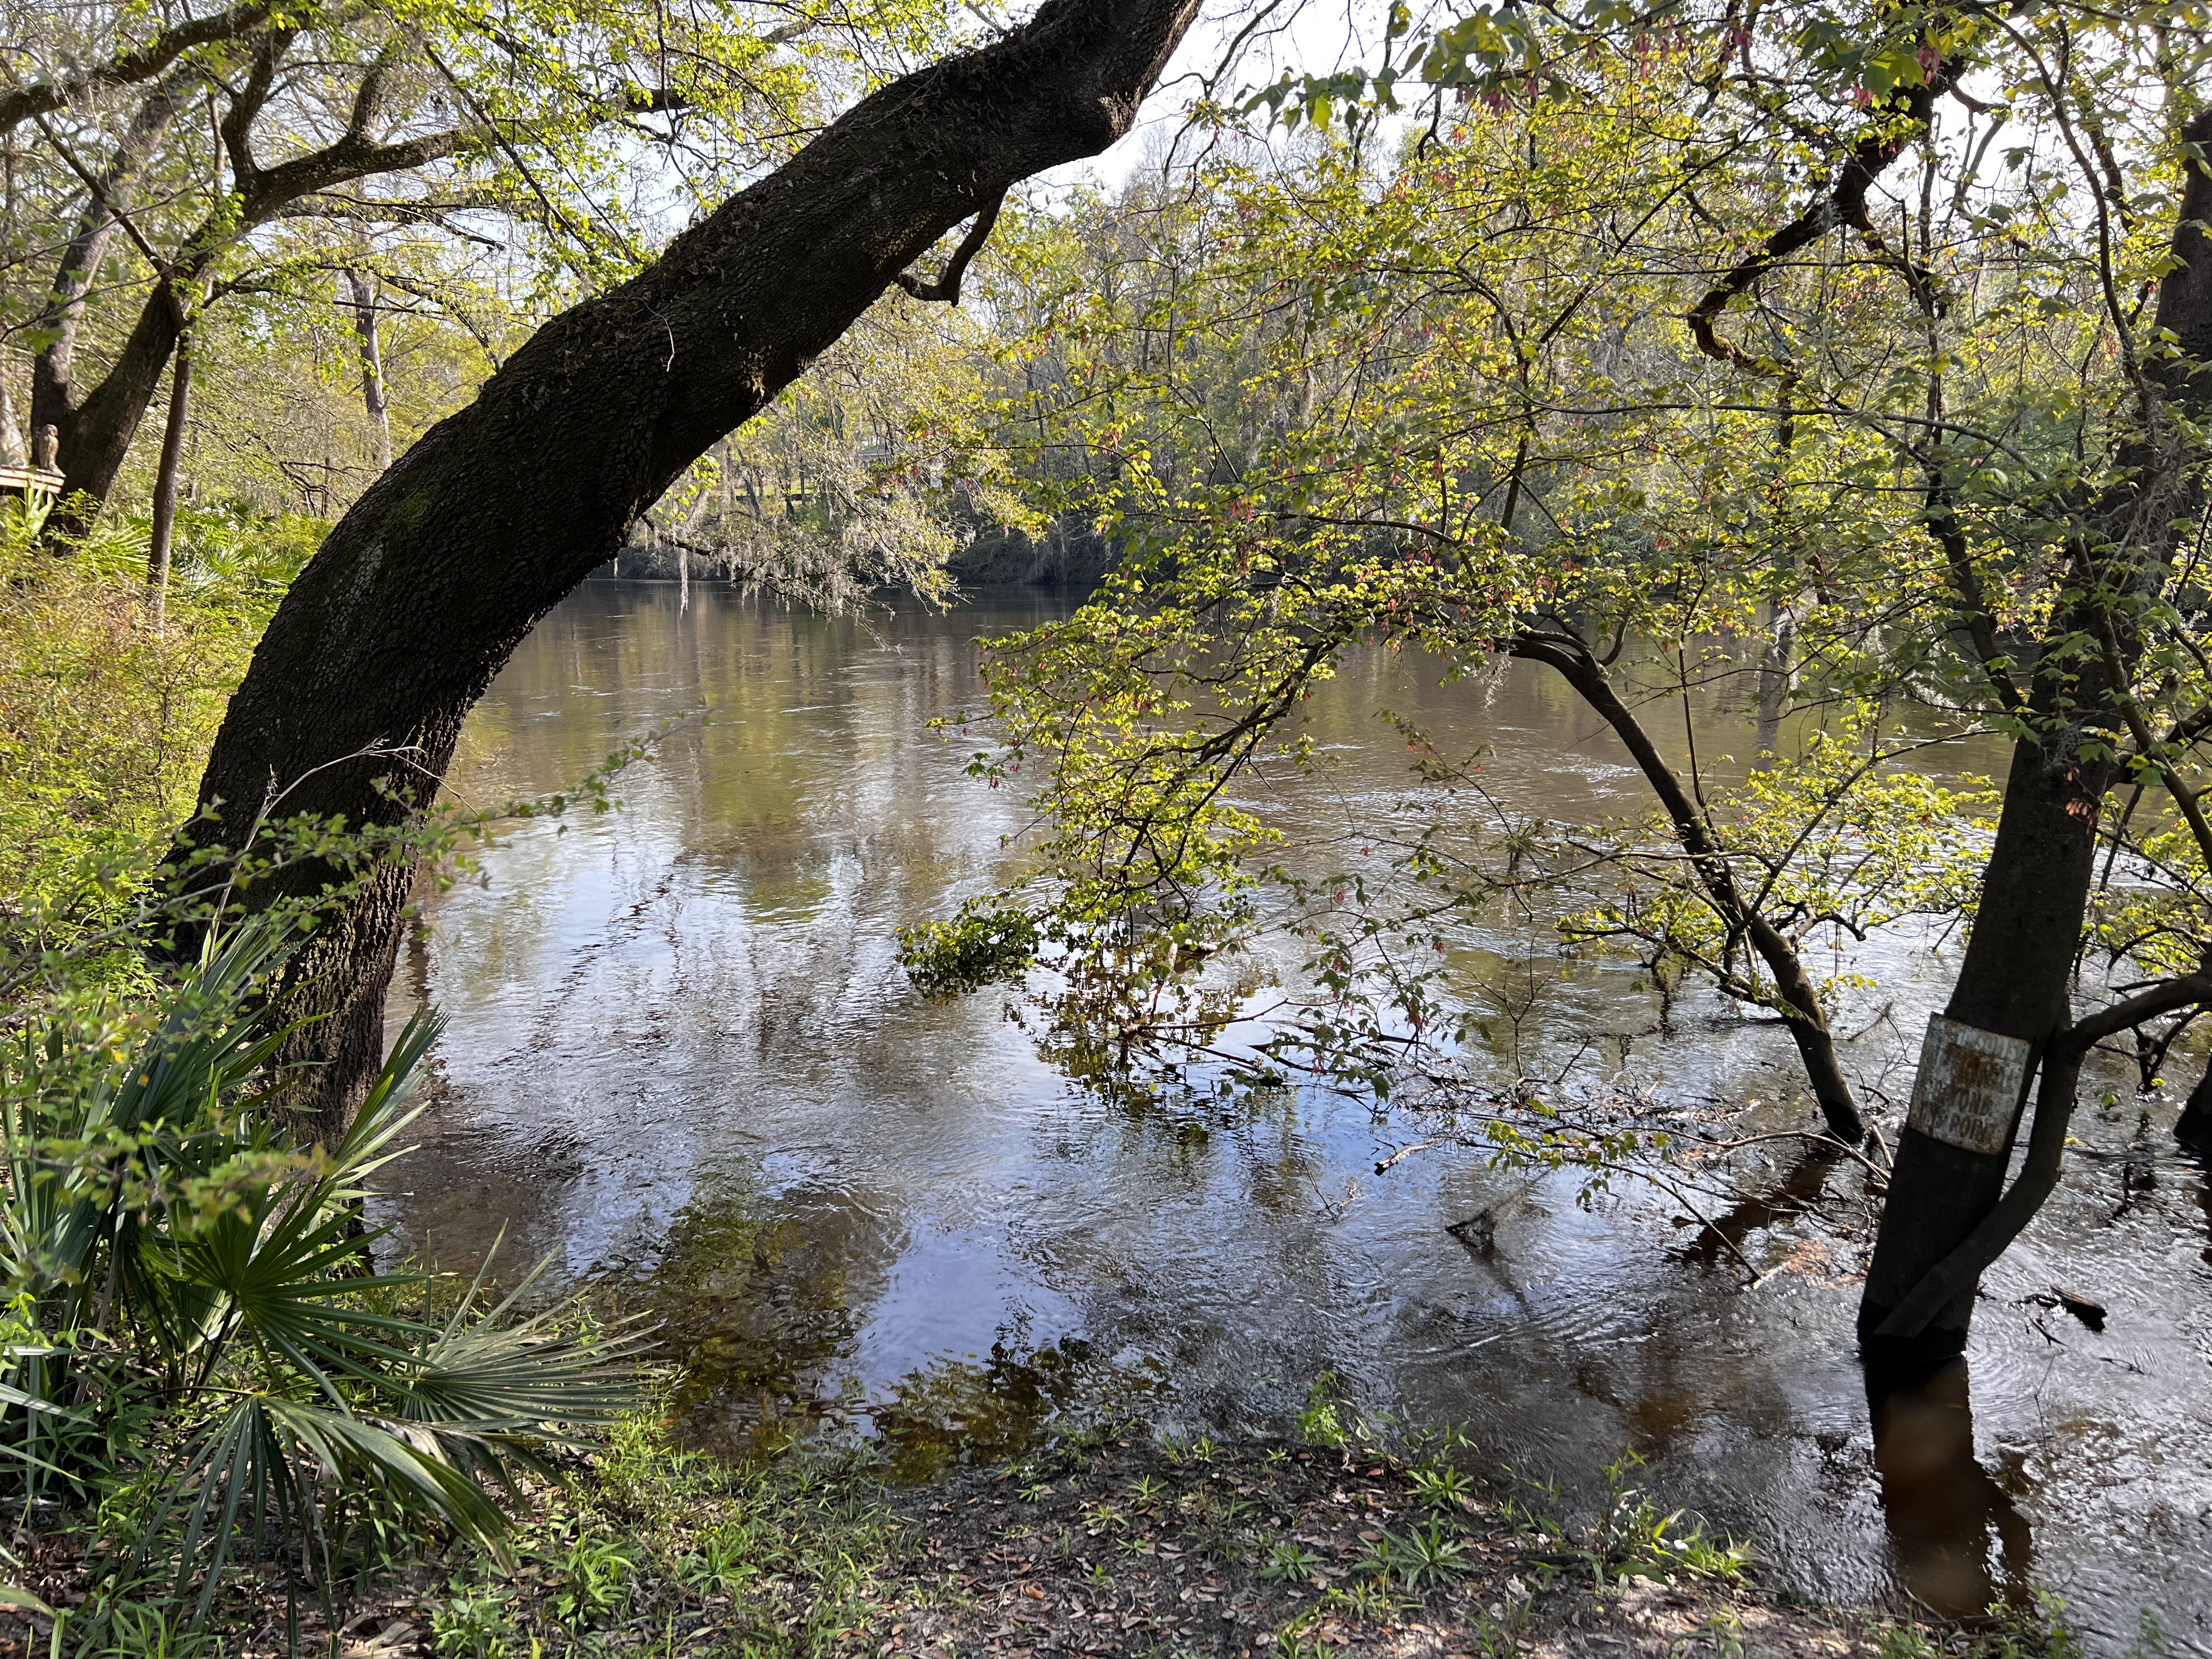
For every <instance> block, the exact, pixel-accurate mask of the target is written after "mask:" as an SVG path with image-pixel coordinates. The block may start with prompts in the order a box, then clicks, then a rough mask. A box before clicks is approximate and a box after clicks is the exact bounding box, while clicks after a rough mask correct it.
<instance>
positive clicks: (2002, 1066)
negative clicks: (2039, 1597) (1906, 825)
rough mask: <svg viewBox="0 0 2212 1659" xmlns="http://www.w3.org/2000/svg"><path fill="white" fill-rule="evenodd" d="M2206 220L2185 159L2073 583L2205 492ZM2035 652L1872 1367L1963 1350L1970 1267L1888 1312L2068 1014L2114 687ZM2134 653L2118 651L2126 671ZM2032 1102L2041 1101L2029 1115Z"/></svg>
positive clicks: (1948, 1012) (1951, 1220)
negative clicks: (2147, 398) (2201, 473)
mask: <svg viewBox="0 0 2212 1659" xmlns="http://www.w3.org/2000/svg"><path fill="white" fill-rule="evenodd" d="M2183 137H2184V139H2185V142H2187V143H2191V144H2195V145H2204V144H2212V112H2208V113H2206V114H2200V115H2199V116H2197V118H2194V119H2193V120H2191V122H2190V123H2189V125H2188V126H2187V127H2186V128H2185V130H2184V133H2183ZM2207 219H2212V173H2208V172H2207V170H2206V168H2205V167H2204V166H2203V164H2201V163H2195V162H2192V163H2190V164H2189V166H2188V182H2187V186H2186V188H2185V191H2184V194H2183V199H2182V203H2181V206H2180V210H2179V215H2178V221H2179V223H2178V228H2177V229H2176V231H2175V233H2174V244H2173V246H2174V257H2175V261H2176V268H2175V269H2173V270H2171V271H2170V272H2169V273H2168V274H2167V275H2166V276H2165V278H2164V279H2163V280H2162V281H2161V282H2160V284H2159V295H2158V307H2157V313H2156V316H2155V319H2154V325H2155V327H2156V328H2158V329H2161V330H2171V331H2172V337H2174V338H2175V339H2176V340H2177V341H2178V343H2179V351H2180V356H2179V357H2171V358H2160V359H2159V360H2156V361H2155V362H2154V363H2153V365H2152V366H2151V367H2150V369H2149V373H2150V374H2151V375H2152V376H2153V377H2154V383H2155V384H2156V385H2157V386H2158V388H2159V393H2160V397H2159V399H2158V400H2157V401H2158V402H2159V403H2160V404H2161V405H2163V407H2162V408H2154V410H2151V411H2150V416H2151V422H2152V423H2151V426H2150V428H2149V429H2148V430H2147V431H2146V432H2145V434H2144V435H2142V437H2141V438H2140V439H2138V440H2137V441H2135V442H2134V443H2132V444H2131V445H2130V446H2129V448H2128V451H2127V453H2124V455H2123V457H2122V459H2123V462H2124V474H2125V482H2124V483H2121V484H2118V485H2117V486H2115V487H2114V489H2112V491H2111V492H2109V493H2108V494H2107V495H2106V497H2105V498H2104V499H2102V500H2100V501H2098V502H2097V503H2096V504H2095V505H2094V507H2093V509H2092V510H2091V512H2090V513H2089V514H2088V515H2087V525H2086V526H2085V529H2086V533H2085V535H2084V536H2083V537H2082V538H2081V544H2080V547H2079V554H2078V556H2079V557H2080V558H2081V561H2082V562H2084V563H2085V564H2086V565H2088V566H2091V567H2093V574H2094V577H2095V580H2092V581H2088V582H2085V583H2084V584H2083V585H2084V586H2085V587H2090V588H2093V587H2095V586H2106V587H2107V588H2110V589H2112V590H2117V591H2118V592H2121V593H2122V594H2123V595H2124V596H2126V595H2130V594H2133V595H2136V596H2140V595H2141V594H2142V593H2145V592H2149V591H2152V590H2153V589H2154V588H2155V587H2156V586H2157V585H2158V584H2159V583H2160V581H2161V580H2163V578H2164V576H2165V574H2166V569H2167V568H2168V566H2169V564H2170V562H2171V561H2172V556H2173V554H2174V551H2175V548H2176V545H2177V535H2176V531H2175V527H2174V526H2175V525H2176V523H2177V522H2178V521H2182V520H2188V519H2191V518H2193V517H2194V516H2195V515H2196V513H2197V512H2198V511H2199V510H2200V509H2201V507H2202V495H2201V489H2200V481H2199V478H2198V474H2197V457H2196V456H2195V454H2194V453H2192V452H2191V447H2190V444H2189V440H2188V438H2187V435H2186V434H2185V433H2184V432H2181V431H2179V429H2178V428H2176V426H2175V424H2174V415H2173V411H2174V410H2179V411H2180V412H2182V413H2184V414H2185V415H2187V416H2190V417H2191V418H2192V419H2195V420H2200V421H2201V420H2202V419H2203V418H2204V415H2205V412H2206V410H2207V407H2208V405H2212V370H2208V369H2204V368H2200V367H2199V366H2200V365H2202V364H2203V363H2205V362H2208V361H2212V240H2208V239H2207V237H2206V235H2205V234H2204V232H2203V229H2201V228H2199V227H2200V226H2201V224H2202V223H2203V222H2204V221H2206V220H2207ZM2099 604H2100V600H2099V599H2098V598H2097V597H2096V596H2095V594H2094V593H2092V594H2090V596H2089V597H2088V598H2087V599H2084V600H2083V601H2082V604H2081V606H2080V607H2077V608H2076V609H2075V611H2073V613H2072V614H2069V615H2068V616H2066V617H2063V618H2062V619H2061V621H2060V623H2059V624H2058V627H2057V632H2059V633H2060V634H2062V635H2063V634H2066V633H2073V634H2075V635H2076V636H2080V635H2085V634H2089V633H2091V632H2092V631H2093V629H2097V628H2099V627H2100V626H2102V625H2104V619H2103V613H2102V612H2101V611H2099V610H2097V609H2095V607H2096V606H2097V605H2099ZM2134 654H2139V653H2134ZM2046 655H2047V656H2052V655H2055V656H2058V657H2061V658H2063V659H2064V660H2063V661H2060V662H2056V663H2051V662H2048V661H2046V663H2045V665H2043V666H2042V667H2041V668H2040V669H2039V672H2038V674H2037V678H2036V682H2035V684H2034V686H2033V690H2032V692H2031V694H2030V698H2031V701H2030V708H2031V721H2032V723H2033V725H2034V726H2036V727H2037V729H2038V731H2039V734H2040V735H2039V737H2037V738H2033V739H2030V740H2025V741H2022V742H2021V743H2019V744H2015V747H2014V750H2013V758H2012V769H2011V773H2010V775H2009V777H2008V779H2007V781H2006V786H2005V800H2004V808H2003V811H2002V813H2001V814H2000V816H1999V818H1998V821H1997V834H1996V842H1995V843H1994V845H1993V846H1992V847H1991V848H1990V861H1989V864H1988V866H1987V868H1986V869H1985V870H1984V872H1983V877H1982V890H1981V900H1980V903H1979V906H1978V908H1977V911H1976V915H1975V922H1974V931H1973V935H1972V939H1970V940H1969V941H1968V944H1967V947H1966V959H1965V960H1964V962H1963V963H1960V970H1959V979H1958V982H1957V984H1956V985H1955V986H1954V987H1953V990H1952V994H1951V1000H1950V1002H1949V1004H1948V1006H1947V1007H1946V1008H1945V1010H1944V1018H1946V1019H1947V1020H1948V1021H1950V1022H1952V1025H1951V1026H1950V1027H1945V1028H1936V1029H1935V1030H1934V1033H1933V1034H1932V1035H1931V1037H1930V1046H1929V1050H1928V1053H1929V1056H1930V1057H1931V1058H1936V1057H1940V1056H1942V1054H1952V1055H1955V1056H1956V1059H1955V1061H1954V1062H1952V1063H1944V1064H1941V1065H1934V1066H1930V1065H1923V1068H1922V1073H1923V1075H1922V1077H1921V1079H1920V1080H1919V1082H1918V1083H1917V1085H1916V1086H1915V1089H1914V1092H1913V1104H1912V1112H1911V1120H1910V1121H1908V1123H1907V1124H1906V1126H1905V1128H1904V1129H1902V1130H1901V1131H1900V1132H1899V1139H1898V1148H1897V1161H1896V1166H1895V1169H1894V1170H1893V1173H1892V1176H1891V1179H1890V1185H1889V1196H1888V1199H1887V1202H1886V1203H1885V1205H1884V1206H1883V1209H1882V1218H1881V1231H1880V1232H1879V1234H1878V1235H1877V1237H1876V1239H1875V1252H1874V1260H1873V1262H1872V1263H1871V1265H1870V1266H1869V1269H1868V1273H1867V1281H1866V1289H1865V1291H1864V1293H1863V1299H1862V1301H1861V1304H1860V1308H1859V1321H1858V1324H1859V1338H1860V1347H1861V1350H1862V1352H1863V1354H1864V1356H1865V1357H1866V1358H1867V1360H1868V1362H1869V1364H1870V1365H1871V1366H1873V1367H1875V1369H1876V1370H1881V1371H1884V1372H1888V1371H1892V1370H1900V1371H1903V1372H1905V1373H1907V1374H1909V1373H1910V1372H1911V1371H1912V1370H1917V1369H1921V1368H1924V1367H1926V1366H1928V1365H1929V1364H1939V1363H1941V1362H1942V1361H1944V1360H1946V1359H1948V1358H1951V1357H1953V1356H1954V1355H1956V1354H1958V1353H1960V1352H1963V1351H1964V1349H1965V1346H1966V1336H1967V1332H1968V1329H1969V1328H1970V1326H1971V1324H1972V1317H1973V1309H1974V1298H1975V1292H1976V1287H1977V1284H1978V1272H1979V1269H1978V1267H1977V1268H1976V1269H1975V1271H1974V1272H1973V1273H1966V1274H1964V1275H1960V1276H1959V1278H1960V1282H1959V1284H1958V1285H1957V1286H1956V1288H1955V1290H1954V1291H1952V1292H1951V1293H1950V1295H1949V1297H1948V1301H1946V1302H1945V1303H1944V1304H1942V1306H1941V1308H1940V1309H1937V1310H1934V1311H1932V1313H1930V1314H1929V1316H1926V1317H1925V1318H1923V1317H1922V1316H1920V1315H1919V1314H1918V1313H1917V1312H1914V1313H1913V1314H1912V1315H1911V1316H1910V1317H1904V1318H1894V1319H1893V1316H1897V1315H1898V1314H1899V1308H1900V1304H1908V1303H1912V1305H1913V1306H1914V1307H1915V1308H1917V1302H1915V1301H1914V1300H1913V1299H1914V1296H1915V1292H1916V1291H1918V1289H1919V1287H1920V1286H1921V1285H1923V1281H1928V1282H1930V1283H1931V1284H1932V1283H1933V1282H1935V1281H1932V1280H1930V1275H1931V1274H1936V1273H1938V1270H1939V1269H1940V1268H1941V1267H1942V1264H1943V1263H1944V1262H1945V1261H1946V1260H1947V1259H1948V1258H1949V1257H1951V1256H1952V1255H1953V1253H1954V1251H1959V1250H1961V1249H1965V1248H1966V1246H1967V1245H1968V1243H1969V1241H1970V1240H1971V1239H1972V1237H1973V1235H1974V1234H1975V1232H1976V1231H1977V1229H1978V1228H1979V1227H1980V1226H1981V1225H1982V1223H1983V1222H1984V1220H1985V1219H1987V1218H1990V1216H1991V1214H1992V1213H1993V1212H1995V1211H1996V1209H1997V1206H1998V1200H1999V1198H2000V1196H2001V1194H2002V1191H2003V1187H2004V1177H2005V1171H2006V1169H2007V1166H2008V1163H2009V1161H2010V1158H2011V1154H2012V1148H2013V1141H2014V1137H2015V1135H2016V1134H2017V1133H2018V1132H2019V1126H2020V1118H2021V1109H2022V1107H2023V1106H2024V1105H2025V1103H2026V1101H2027V1088H2028V1084H2029V1081H2030V1079H2032V1078H2033V1075H2034V1073H2035V1070H2036V1068H2037V1066H2038V1065H2039V1063H2040V1061H2041V1060H2042V1057H2043V1054H2044V1052H2045V1048H2047V1047H2048V1046H2049V1044H2050V1043H2051V1040H2052V1038H2053V1037H2054V1036H2056V1035H2057V1034H2058V1033H2060V1032H2062V1031H2064V1030H2067V1029H2068V1028H2069V1026H2070V1025H2071V1024H2072V1019H2071V998H2070V995H2069V988H2070V982H2071V980H2072V976H2073V972H2074V961H2075V951H2076V949H2077V948H2078V946H2079V944H2080V941H2081V925H2082V921H2083V918H2084V916H2085V915H2086V914H2087V904H2088V897H2089V890H2090V886H2091V883H2092V881H2093V876H2094V867H2095V853H2096V843H2097V823H2098V817H2099V815H2100V811H2102V807H2103V802H2104V796H2105V793H2106V790H2108V789H2109V788H2110V787H2112V785H2113V784H2114V783H2115V782H2116V781H2118V776H2119V772H2118V766H2117V763H2115V762H2114V761H2113V760H2112V759H2111V758H2109V756H2110V755H2111V753H2112V748H2113V746H2114V735H2113V734H2115V733H2117V732H2118V731H2120V730H2121V728H2122V725H2123V720H2122V717H2121V714H2120V712H2119V704H2118V698H2119V696H2122V695H2124V688H2119V687H2115V686H2113V685H2112V684H2108V683H2106V676H2105V674H2104V673H2103V672H2101V671H2098V670H2096V669H2093V668H2085V666H2084V665H2083V663H2082V662H2081V659H2080V658H2079V657H2078V656H2077V655H2076V654H2075V653H2046ZM2133 660H2134V655H2133V654H2131V655H2130V656H2128V657H2124V659H2123V661H2122V663H2121V667H2122V669H2123V671H2131V669H2132V666H2133ZM1960 1028H1963V1030H1960ZM1954 1045H1957V1046H1954ZM2059 1081H2063V1083H2064V1085H2065V1086H2064V1087H2063V1090H2061V1091H2058V1092H2060V1093H2062V1094H2063V1099H2054V1100H2053V1101H2052V1102H2051V1105H2050V1107H2049V1108H2048V1109H2050V1110H2051V1111H2052V1112H2053V1113H2054V1115H2055V1116H2054V1130H2053V1132H2054V1133H2057V1132H2062V1131H2063V1118H2064V1115H2065V1114H2066V1113H2068V1112H2070V1110H2071V1109H2072V1105H2073V1099H2072V1095H2073V1090H2072V1083H2071V1079H2070V1076H2069V1077H2068V1078H2066V1079H2055V1078H2054V1079H2046V1083H2047V1084H2048V1083H2052V1082H2059ZM2044 1110H2045V1107H2043V1106H2040V1105H2039V1107H2038V1119H2039V1123H2040V1118H2041V1114H2042V1112H2043V1111H2044ZM2062 1144H2063V1137H2062ZM1984 1265H1985V1264H1984ZM1946 1288H1948V1283H1947V1285H1946ZM1921 1299H1924V1297H1923V1298H1921ZM1905 1326H1910V1327H1911V1328H1910V1329H1906V1328H1904V1327H1905Z"/></svg>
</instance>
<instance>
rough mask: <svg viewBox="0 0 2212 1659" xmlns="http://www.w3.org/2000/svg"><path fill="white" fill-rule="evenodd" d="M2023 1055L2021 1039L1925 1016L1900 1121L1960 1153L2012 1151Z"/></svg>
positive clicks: (2025, 1050)
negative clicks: (1907, 1112)
mask: <svg viewBox="0 0 2212 1659" xmlns="http://www.w3.org/2000/svg"><path fill="white" fill-rule="evenodd" d="M2027 1054H2028V1045H2027V1041H2026V1040H2025V1039H2024V1038H2021V1037H2010V1036H1998V1035H1997V1034H1996V1032H1995V1031H1979V1030H1975V1029H1974V1028H1973V1027H1972V1026H1971V1025H1961V1024H1960V1023H1959V1022H1958V1021H1957V1020H1955V1019H1946V1018H1943V1016H1942V1015H1941V1014H1930V1015H1929V1017H1928V1036H1927V1037H1926V1039H1925V1040H1924V1041H1923V1042H1922V1043H1921V1045H1920V1075H1919V1076H1918V1077H1917V1078H1916V1079H1913V1083H1912V1114H1911V1116H1910V1117H1909V1118H1907V1119H1906V1120H1905V1121H1907V1122H1909V1123H1910V1124H1911V1126H1912V1127H1914V1128H1916V1129H1917V1130H1919V1131H1920V1133H1922V1134H1923V1135H1928V1136H1930V1137H1932V1138H1933V1139H1937V1140H1941V1141H1943V1142H1945V1143H1947V1144H1948V1145H1950V1146H1957V1147H1960V1148H1963V1149H1964V1150H1965V1151H1966V1152H1985V1153H1989V1154H1990V1155H1992V1156H1994V1155H1995V1154H1996V1153H1999V1152H2003V1151H2004V1150H2005V1149H2006V1148H2007V1147H2008V1146H2011V1145H2012V1132H2013V1124H2014V1121H2015V1119H2016V1118H2017V1117H2018V1116H2019V1114H2020V1103H2021V1096H2022V1094H2023V1093H2024V1092H2025V1091H2026V1090H2027Z"/></svg>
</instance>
